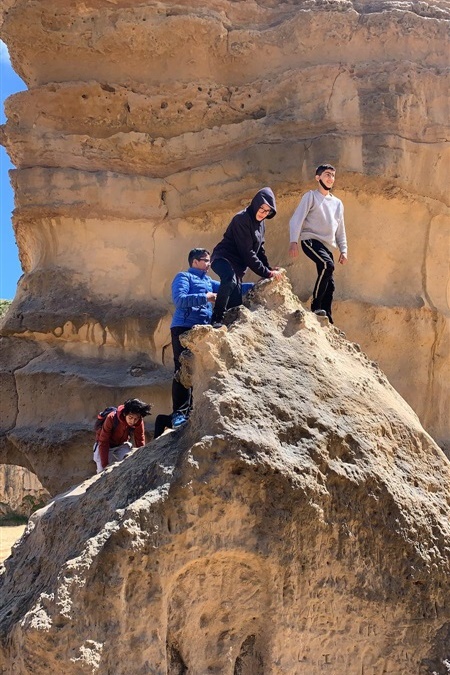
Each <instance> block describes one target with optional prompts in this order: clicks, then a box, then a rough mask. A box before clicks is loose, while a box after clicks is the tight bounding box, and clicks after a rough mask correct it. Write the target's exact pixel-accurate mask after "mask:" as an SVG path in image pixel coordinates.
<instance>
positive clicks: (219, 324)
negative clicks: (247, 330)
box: [211, 321, 225, 328]
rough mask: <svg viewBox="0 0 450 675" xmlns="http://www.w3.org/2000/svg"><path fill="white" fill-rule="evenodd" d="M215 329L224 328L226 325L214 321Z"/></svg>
mask: <svg viewBox="0 0 450 675" xmlns="http://www.w3.org/2000/svg"><path fill="white" fill-rule="evenodd" d="M211 326H212V327H213V328H222V326H225V324H224V323H220V321H214V323H212V324H211Z"/></svg>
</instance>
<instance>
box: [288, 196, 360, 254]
mask: <svg viewBox="0 0 450 675" xmlns="http://www.w3.org/2000/svg"><path fill="white" fill-rule="evenodd" d="M289 230H290V241H291V242H298V239H299V237H300V240H301V241H304V240H305V239H318V240H319V241H321V242H323V243H324V244H328V245H329V246H334V247H335V248H336V247H338V248H339V251H340V252H341V253H343V254H344V255H345V256H346V255H347V237H346V234H345V224H344V205H343V203H342V202H341V200H340V199H338V198H337V197H335V196H334V195H332V194H327V195H322V194H321V193H320V192H319V190H309V191H308V192H305V194H304V195H303V197H302V198H301V200H300V204H299V205H298V206H297V208H296V209H295V211H294V214H293V216H292V218H291V220H290V221H289Z"/></svg>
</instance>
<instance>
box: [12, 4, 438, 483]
mask: <svg viewBox="0 0 450 675" xmlns="http://www.w3.org/2000/svg"><path fill="white" fill-rule="evenodd" d="M3 8H4V12H3V27H2V39H4V40H5V42H6V43H7V45H8V48H9V50H10V53H11V57H12V62H13V65H14V67H15V69H16V70H17V72H18V73H19V74H20V75H21V77H23V78H24V80H25V81H26V82H27V84H28V85H29V90H28V91H26V92H23V93H20V94H17V95H15V96H12V97H11V98H10V99H9V100H8V102H7V104H6V111H7V116H8V121H7V123H6V125H5V126H4V128H3V131H2V142H3V143H4V144H5V146H6V148H7V150H8V152H9V154H10V156H11V158H12V161H13V162H14V163H15V165H16V167H17V169H16V170H15V171H13V172H12V182H13V185H14V189H15V195H16V209H15V212H14V228H15V233H16V238H17V242H18V245H19V251H20V256H21V260H22V264H23V268H24V272H25V274H24V276H23V278H22V280H21V281H20V283H19V287H18V291H17V295H16V298H15V301H14V304H13V307H12V309H11V310H10V312H9V314H8V316H7V318H6V320H5V321H4V323H3V327H2V334H3V336H4V339H3V341H2V345H1V348H2V350H3V352H4V353H5V354H7V355H9V358H10V361H9V364H10V365H9V366H8V367H7V368H4V369H3V371H2V373H1V374H0V379H1V382H2V383H4V386H5V387H6V388H7V390H8V392H9V394H10V395H9V398H8V401H9V400H10V401H11V402H12V403H11V404H9V403H7V405H6V414H5V420H7V422H6V421H5V420H2V431H3V436H2V438H3V441H2V445H1V446H0V457H1V459H2V461H12V460H13V459H14V461H17V462H18V463H22V464H24V465H26V466H29V467H31V468H32V469H33V470H36V471H39V472H40V471H42V470H43V466H44V465H45V464H46V463H47V459H48V458H49V457H50V456H52V457H53V461H55V462H56V463H57V464H58V466H59V468H60V471H59V472H60V474H64V473H65V471H63V464H64V463H65V462H67V461H68V460H67V456H69V457H73V453H75V452H76V453H77V461H78V463H77V467H78V468H77V469H76V472H77V473H76V477H77V478H81V477H83V470H84V469H83V468H82V467H87V466H89V453H90V450H89V447H88V446H89V442H88V441H89V434H88V432H89V429H90V426H91V418H92V416H93V414H95V412H96V410H97V409H99V408H100V407H103V406H104V405H106V404H109V403H111V402H118V401H120V400H123V399H124V398H125V397H126V396H128V395H130V394H136V395H137V394H140V395H142V396H143V397H144V398H147V399H150V400H153V401H154V402H155V404H156V406H155V411H156V412H158V411H159V410H162V409H163V408H166V409H167V408H168V406H169V387H168V385H169V379H170V370H169V369H168V368H167V365H169V366H170V354H169V353H168V351H167V350H166V352H165V354H166V364H165V365H164V363H163V351H164V346H165V345H167V344H168V343H169V342H170V340H169V323H170V314H171V306H170V283H171V280H172V278H173V276H174V275H175V273H176V272H178V271H179V270H180V269H182V268H184V267H185V266H186V253H187V251H188V250H189V249H190V248H191V247H192V246H194V245H199V244H200V245H205V246H213V245H214V243H216V242H217V240H218V239H219V237H220V236H221V234H222V232H223V229H224V227H225V226H226V224H227V223H228V221H229V219H230V217H231V215H232V214H233V213H234V212H235V211H236V210H237V209H239V208H240V207H241V206H242V205H245V204H246V203H247V201H248V200H249V198H251V197H252V195H253V194H254V192H255V191H256V190H257V189H259V188H260V187H261V186H263V185H271V186H272V187H273V189H274V190H275V193H276V195H277V200H278V205H279V213H278V215H277V217H276V219H274V221H271V222H270V224H268V235H267V248H268V252H269V256H270V260H271V262H272V264H278V265H281V266H286V268H287V270H288V273H289V276H290V278H291V279H292V282H293V285H294V289H295V290H296V292H297V293H298V294H299V295H300V297H301V299H302V300H304V301H306V300H307V299H308V296H309V294H310V293H311V289H312V282H313V270H312V269H311V267H312V266H311V265H310V263H309V262H308V261H307V260H306V259H301V260H300V261H299V262H296V263H295V264H291V263H289V262H288V259H287V246H288V221H289V217H290V215H291V214H292V212H293V210H294V208H295V206H296V204H297V203H298V200H299V198H300V196H301V194H302V192H303V191H304V190H306V189H308V188H309V187H311V186H312V185H313V183H312V181H311V179H312V177H313V176H312V174H313V172H314V167H315V166H316V165H317V163H318V162H320V161H323V160H327V161H331V162H333V163H335V164H336V165H337V167H338V180H337V185H336V194H337V195H338V196H339V197H342V199H343V201H344V203H345V207H346V223H347V230H348V237H349V256H350V259H349V264H348V265H347V266H346V267H345V268H343V269H339V270H338V272H337V288H338V290H337V296H336V297H337V302H336V318H337V321H338V324H339V325H340V326H341V327H342V328H343V329H344V330H345V331H346V332H347V335H348V336H349V337H350V338H351V339H353V340H357V341H358V342H360V343H361V344H362V346H363V348H364V349H365V351H366V352H367V353H368V354H369V355H371V356H372V357H373V358H375V359H377V360H379V362H380V364H381V365H382V367H383V368H384V370H385V371H386V373H387V375H388V377H389V378H390V380H391V381H392V383H393V384H394V386H395V387H396V388H398V390H399V391H400V392H401V393H402V394H403V395H404V396H405V397H406V398H407V400H408V401H409V402H410V404H411V405H412V406H413V408H414V409H415V410H416V411H417V413H418V414H419V415H420V417H421V419H422V421H423V423H424V424H425V425H426V428H427V429H428V430H429V431H430V432H431V433H432V434H433V436H434V437H435V438H436V439H437V440H438V441H439V442H440V443H441V444H443V445H444V444H445V443H446V442H447V441H448V439H449V438H450V434H449V431H450V429H449V419H448V415H446V414H445V411H446V410H448V407H449V384H448V383H449V381H450V377H449V365H448V352H449V330H448V326H449V303H448V297H447V290H446V289H447V288H448V278H449V274H448V242H449V224H448V222H449V221H448V207H447V203H446V199H447V196H448V189H447V186H448V164H449V155H448V146H447V145H446V142H445V139H446V138H447V137H448V135H447V124H448V103H447V89H448V80H447V79H446V77H445V68H446V66H447V65H448V64H447V57H446V50H445V44H446V40H447V36H448V26H449V18H450V10H449V7H448V3H447V2H444V1H441V2H437V1H436V2H427V3H417V2H406V1H405V2H394V1H392V2H389V1H387V0H374V1H373V2H357V1H356V0H355V1H354V2H351V1H350V0H348V1H347V0H343V1H342V2H341V1H340V2H332V3H328V2H322V1H319V0H317V1H314V0H311V1H306V0H305V2H294V1H290V2H284V3H278V2H272V1H270V0H267V1H263V0H261V1H259V2H245V3H243V2H239V3H236V2H231V1H229V0H209V2H207V3H202V5H201V7H199V6H198V3H193V2H187V1H183V0H180V2H177V3H176V4H173V3H164V2H162V3H153V2H150V1H146V2H140V3H136V2H134V1H133V2H129V1H128V0H117V1H116V2H114V3H111V2H109V1H107V0H88V1H87V2H84V3H83V4H82V5H80V3H75V2H72V1H71V0H61V1H60V2H58V3H57V5H56V6H55V3H54V2H53V1H51V0H33V1H31V2H30V1H28V0H27V1H25V0H15V1H8V2H7V3H3ZM133 373H135V374H136V373H139V377H136V376H133ZM56 392H57V393H56ZM14 401H15V402H14ZM62 401H64V405H62ZM30 406H31V407H30ZM36 411H39V414H38V415H37V414H36ZM37 417H39V420H37ZM39 430H40V431H39ZM82 430H84V435H83V437H82V438H81V436H80V434H81V431H82ZM77 434H78V435H77ZM38 437H39V442H37V440H36V439H37V438H38ZM71 439H72V440H71ZM72 441H73V442H72ZM80 444H83V445H82V446H81V445H80ZM39 448H44V452H43V453H41V455H40V457H41V458H42V460H41V459H40V457H39V452H38V451H39ZM63 448H65V452H67V451H68V455H65V457H66V458H65V459H63V458H62V456H61V454H62V452H63ZM82 448H84V449H82ZM46 453H48V454H46ZM80 453H81V454H80ZM83 453H84V454H83ZM92 466H93V465H92ZM86 470H87V469H86ZM84 475H86V474H84Z"/></svg>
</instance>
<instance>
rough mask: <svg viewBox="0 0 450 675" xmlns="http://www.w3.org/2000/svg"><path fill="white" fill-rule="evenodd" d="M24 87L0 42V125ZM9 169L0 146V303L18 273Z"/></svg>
mask: <svg viewBox="0 0 450 675" xmlns="http://www.w3.org/2000/svg"><path fill="white" fill-rule="evenodd" d="M26 88H27V87H26V85H25V83H24V82H23V80H21V79H20V77H19V76H18V75H16V73H15V72H14V70H13V69H12V68H11V63H10V60H9V54H8V50H7V48H6V45H5V44H4V42H2V41H1V40H0V98H1V106H0V124H4V123H5V121H6V118H5V110H4V105H3V104H4V101H5V98H8V96H10V95H11V94H14V93H15V92H16V91H21V90H23V89H26ZM12 168H13V166H12V164H11V162H10V161H9V157H8V155H7V153H6V150H5V148H4V147H3V146H0V299H2V300H11V299H12V298H13V297H14V295H15V293H16V286H17V281H18V279H19V277H20V275H21V274H22V268H21V266H20V262H19V254H18V250H17V246H16V241H15V239H14V232H13V228H12V223H11V212H12V210H13V208H14V194H13V190H12V188H11V184H10V182H9V176H8V170H9V169H12Z"/></svg>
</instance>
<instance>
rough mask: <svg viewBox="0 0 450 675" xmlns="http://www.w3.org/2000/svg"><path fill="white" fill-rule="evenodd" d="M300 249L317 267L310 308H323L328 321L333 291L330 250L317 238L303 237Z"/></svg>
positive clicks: (332, 260)
mask: <svg viewBox="0 0 450 675" xmlns="http://www.w3.org/2000/svg"><path fill="white" fill-rule="evenodd" d="M301 244H302V251H303V253H305V254H306V255H307V256H308V258H310V259H311V260H312V261H313V262H314V263H315V264H316V267H317V280H316V283H315V286H314V291H313V300H312V303H311V309H312V311H313V312H314V311H315V310H316V309H324V310H325V311H326V313H327V315H328V318H329V319H330V321H332V320H333V319H332V315H331V303H332V302H333V293H334V288H335V286H334V278H333V272H334V258H333V254H332V253H331V251H329V250H328V249H327V247H326V246H325V244H323V243H322V242H321V241H319V240H318V239H305V240H304V241H302V242H301Z"/></svg>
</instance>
